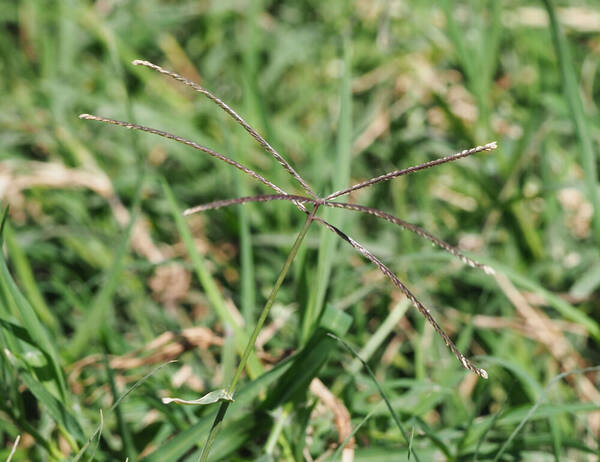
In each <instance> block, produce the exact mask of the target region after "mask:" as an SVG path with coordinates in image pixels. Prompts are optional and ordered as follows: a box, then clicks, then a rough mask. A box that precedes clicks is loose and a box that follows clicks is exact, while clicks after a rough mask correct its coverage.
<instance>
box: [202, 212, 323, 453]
mask: <svg viewBox="0 0 600 462" xmlns="http://www.w3.org/2000/svg"><path fill="white" fill-rule="evenodd" d="M318 208H319V204H316V205H315V207H314V208H313V210H312V212H311V213H310V215H308V216H307V217H306V221H305V222H304V226H303V227H302V229H301V230H300V233H299V234H298V237H296V241H295V242H294V245H293V246H292V249H291V250H290V253H289V254H288V256H287V259H286V261H285V263H284V265H283V268H281V272H280V273H279V276H278V277H277V281H275V285H274V286H273V289H272V290H271V294H270V295H269V298H268V299H267V302H266V303H265V307H264V308H263V310H262V313H261V314H260V317H259V318H258V321H257V322H256V326H255V327H254V330H253V331H252V335H251V336H250V340H249V341H248V344H247V345H246V349H245V350H244V353H243V354H242V358H241V359H240V364H239V365H238V368H237V370H236V371H235V375H234V376H233V379H232V380H231V384H230V385H229V388H228V389H227V391H228V393H229V394H230V395H231V396H233V394H234V393H235V389H236V387H237V384H238V382H239V380H240V378H241V376H242V372H243V371H244V368H245V367H246V362H247V361H248V357H249V356H250V352H251V351H252V349H253V348H254V344H255V343H256V338H257V337H258V334H259V333H260V330H261V329H262V326H263V325H264V323H265V321H266V319H267V316H268V315H269V312H270V311H271V307H272V306H273V303H274V302H275V298H276V297H277V293H278V292H279V288H280V287H281V284H283V280H284V279H285V277H286V275H287V273H288V270H289V269H290V267H291V266H292V261H294V258H295V257H296V254H297V253H298V249H299V248H300V244H302V241H303V240H304V237H305V236H306V233H307V232H308V228H309V226H310V224H311V223H312V221H313V218H314V216H315V213H316V212H317V210H318ZM230 403H231V401H221V405H220V407H219V411H218V412H217V415H216V417H215V420H214V422H213V425H212V427H211V429H210V433H209V434H208V438H207V440H206V443H204V447H203V448H202V453H201V454H200V459H199V461H200V462H206V461H207V460H208V454H209V452H210V449H211V447H212V445H213V443H214V441H215V438H216V436H217V434H218V433H219V429H220V426H221V423H222V421H223V419H224V418H225V413H226V412H227V408H228V407H229V404H230Z"/></svg>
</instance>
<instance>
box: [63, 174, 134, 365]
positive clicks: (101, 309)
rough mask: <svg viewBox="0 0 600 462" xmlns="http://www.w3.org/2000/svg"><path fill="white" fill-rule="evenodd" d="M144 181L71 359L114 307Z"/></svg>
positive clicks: (95, 335) (76, 338)
mask: <svg viewBox="0 0 600 462" xmlns="http://www.w3.org/2000/svg"><path fill="white" fill-rule="evenodd" d="M143 183H144V181H143V178H141V179H140V181H139V183H138V186H137V191H136V193H135V198H134V202H133V206H132V207H131V211H130V218H129V223H128V224H127V227H126V228H125V231H124V232H123V234H122V235H121V239H120V242H119V245H118V246H117V248H116V250H115V254H114V257H113V263H112V265H111V267H110V269H109V271H108V274H107V276H106V281H105V282H104V284H103V285H102V288H101V289H100V290H99V291H98V293H97V294H96V296H95V297H94V300H93V302H92V306H91V307H90V308H89V310H88V312H87V313H86V317H85V320H83V321H81V324H80V325H79V326H78V327H77V330H76V333H75V336H74V337H73V340H72V341H71V344H70V345H69V347H68V349H67V354H68V356H70V357H71V358H77V357H79V356H80V355H81V354H82V353H83V351H84V350H85V349H87V348H89V345H90V343H91V342H93V341H95V340H96V339H97V338H98V335H99V334H100V328H99V327H101V326H103V325H104V323H105V322H106V320H107V319H108V318H109V314H110V312H111V311H112V309H113V306H112V297H113V295H114V293H115V291H116V290H117V288H118V286H119V283H120V278H121V276H122V274H123V269H124V268H125V259H126V257H127V251H128V249H129V242H130V239H131V235H132V232H133V228H134V226H135V222H136V221H137V218H138V214H139V207H140V203H141V200H142V189H143Z"/></svg>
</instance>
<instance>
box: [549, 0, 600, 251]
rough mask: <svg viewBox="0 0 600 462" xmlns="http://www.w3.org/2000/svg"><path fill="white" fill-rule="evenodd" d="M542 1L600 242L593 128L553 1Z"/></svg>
mask: <svg viewBox="0 0 600 462" xmlns="http://www.w3.org/2000/svg"><path fill="white" fill-rule="evenodd" d="M542 2H543V3H544V6H545V7H546V11H547V12H548V16H549V18H550V33H551V35H552V43H553V44H554V48H555V51H556V55H557V56H558V65H559V67H560V72H561V76H562V81H563V89H564V93H565V98H566V99H567V103H568V105H569V109H570V111H571V118H572V119H573V124H574V125H575V132H576V134H577V139H578V141H579V156H580V157H579V158H580V162H581V167H582V169H583V174H584V177H585V184H586V187H587V193H588V199H589V200H590V202H591V203H592V205H593V207H594V217H593V220H594V221H593V223H594V234H595V236H596V240H600V189H599V188H598V170H597V168H596V162H597V159H596V154H595V152H594V147H593V142H592V136H591V134H590V127H589V125H588V121H587V117H586V115H585V113H584V110H583V104H582V102H581V97H580V95H579V85H578V83H577V76H576V71H575V68H574V66H573V60H572V58H571V53H570V51H569V46H568V44H567V40H566V38H565V36H564V34H563V32H562V30H561V28H560V25H559V23H558V20H557V19H556V12H555V9H554V6H553V3H552V0H542Z"/></svg>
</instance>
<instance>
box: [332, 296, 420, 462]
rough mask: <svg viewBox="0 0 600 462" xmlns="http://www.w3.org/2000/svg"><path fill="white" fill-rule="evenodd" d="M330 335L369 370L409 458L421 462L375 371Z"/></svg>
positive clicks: (345, 344) (335, 336) (355, 353)
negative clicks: (411, 456) (406, 447)
mask: <svg viewBox="0 0 600 462" xmlns="http://www.w3.org/2000/svg"><path fill="white" fill-rule="evenodd" d="M407 304H408V302H407ZM328 335H329V336H330V337H333V338H334V339H336V340H337V341H338V342H340V343H341V344H342V345H343V346H344V348H346V350H348V351H349V352H350V354H352V355H353V356H354V357H355V358H356V359H357V360H358V361H360V363H361V364H362V365H363V367H364V368H365V369H366V370H367V373H368V374H369V377H371V380H372V381H373V383H374V384H375V386H376V387H377V391H378V392H379V394H380V395H381V398H382V399H383V400H384V401H385V405H386V406H387V408H388V410H389V411H390V414H391V416H392V419H393V420H394V422H395V424H396V426H397V427H398V430H400V433H402V436H403V437H404V440H405V441H406V444H407V445H409V449H408V458H409V459H410V455H411V453H412V454H413V455H414V456H415V460H417V462H418V461H419V457H418V456H417V454H416V453H414V451H413V450H412V443H411V442H412V438H411V437H410V436H409V435H408V433H407V432H406V430H405V429H404V425H402V422H401V421H400V417H399V416H398V414H397V413H396V411H395V410H394V408H393V406H392V403H391V402H390V400H389V398H388V396H387V394H386V392H385V391H384V390H383V387H382V386H381V384H380V383H379V381H378V380H377V377H375V374H373V371H372V370H371V368H370V367H369V365H368V364H367V363H366V361H365V360H363V359H362V358H361V357H360V355H359V354H358V353H357V352H356V350H355V349H354V348H352V347H351V346H350V345H349V344H348V343H346V342H345V341H344V340H342V339H341V338H339V337H338V336H337V335H333V334H328ZM354 373H356V372H354Z"/></svg>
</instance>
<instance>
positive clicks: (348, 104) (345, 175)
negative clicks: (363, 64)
mask: <svg viewBox="0 0 600 462" xmlns="http://www.w3.org/2000/svg"><path fill="white" fill-rule="evenodd" d="M351 57H352V53H351V43H350V41H349V39H348V38H345V39H344V74H343V76H342V81H341V90H340V117H339V122H338V133H337V155H336V161H335V167H336V168H335V169H334V171H333V183H332V186H333V190H334V191H335V190H339V189H342V188H344V187H346V186H347V185H348V182H349V181H350V163H351V161H352V89H351V85H350V84H351V75H352V60H351ZM342 216H343V214H341V213H340V210H332V209H327V210H325V213H324V214H323V218H324V219H325V220H327V221H329V222H331V223H333V224H335V225H339V224H341V220H342ZM338 244H339V238H338V237H337V236H335V235H334V234H333V233H331V232H329V231H328V230H326V229H323V230H322V232H321V241H320V244H319V256H318V262H317V272H316V276H315V278H314V279H313V282H312V284H313V287H312V288H311V291H310V296H309V300H308V305H307V308H306V312H305V313H304V316H303V319H302V333H301V340H302V343H305V342H306V341H308V338H309V336H310V334H311V332H312V330H313V329H314V328H315V326H316V323H317V320H318V319H319V316H320V315H321V311H322V310H323V303H324V300H325V294H326V292H327V288H328V286H329V278H330V274H331V269H332V267H333V264H334V259H335V249H336V248H337V246H338Z"/></svg>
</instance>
